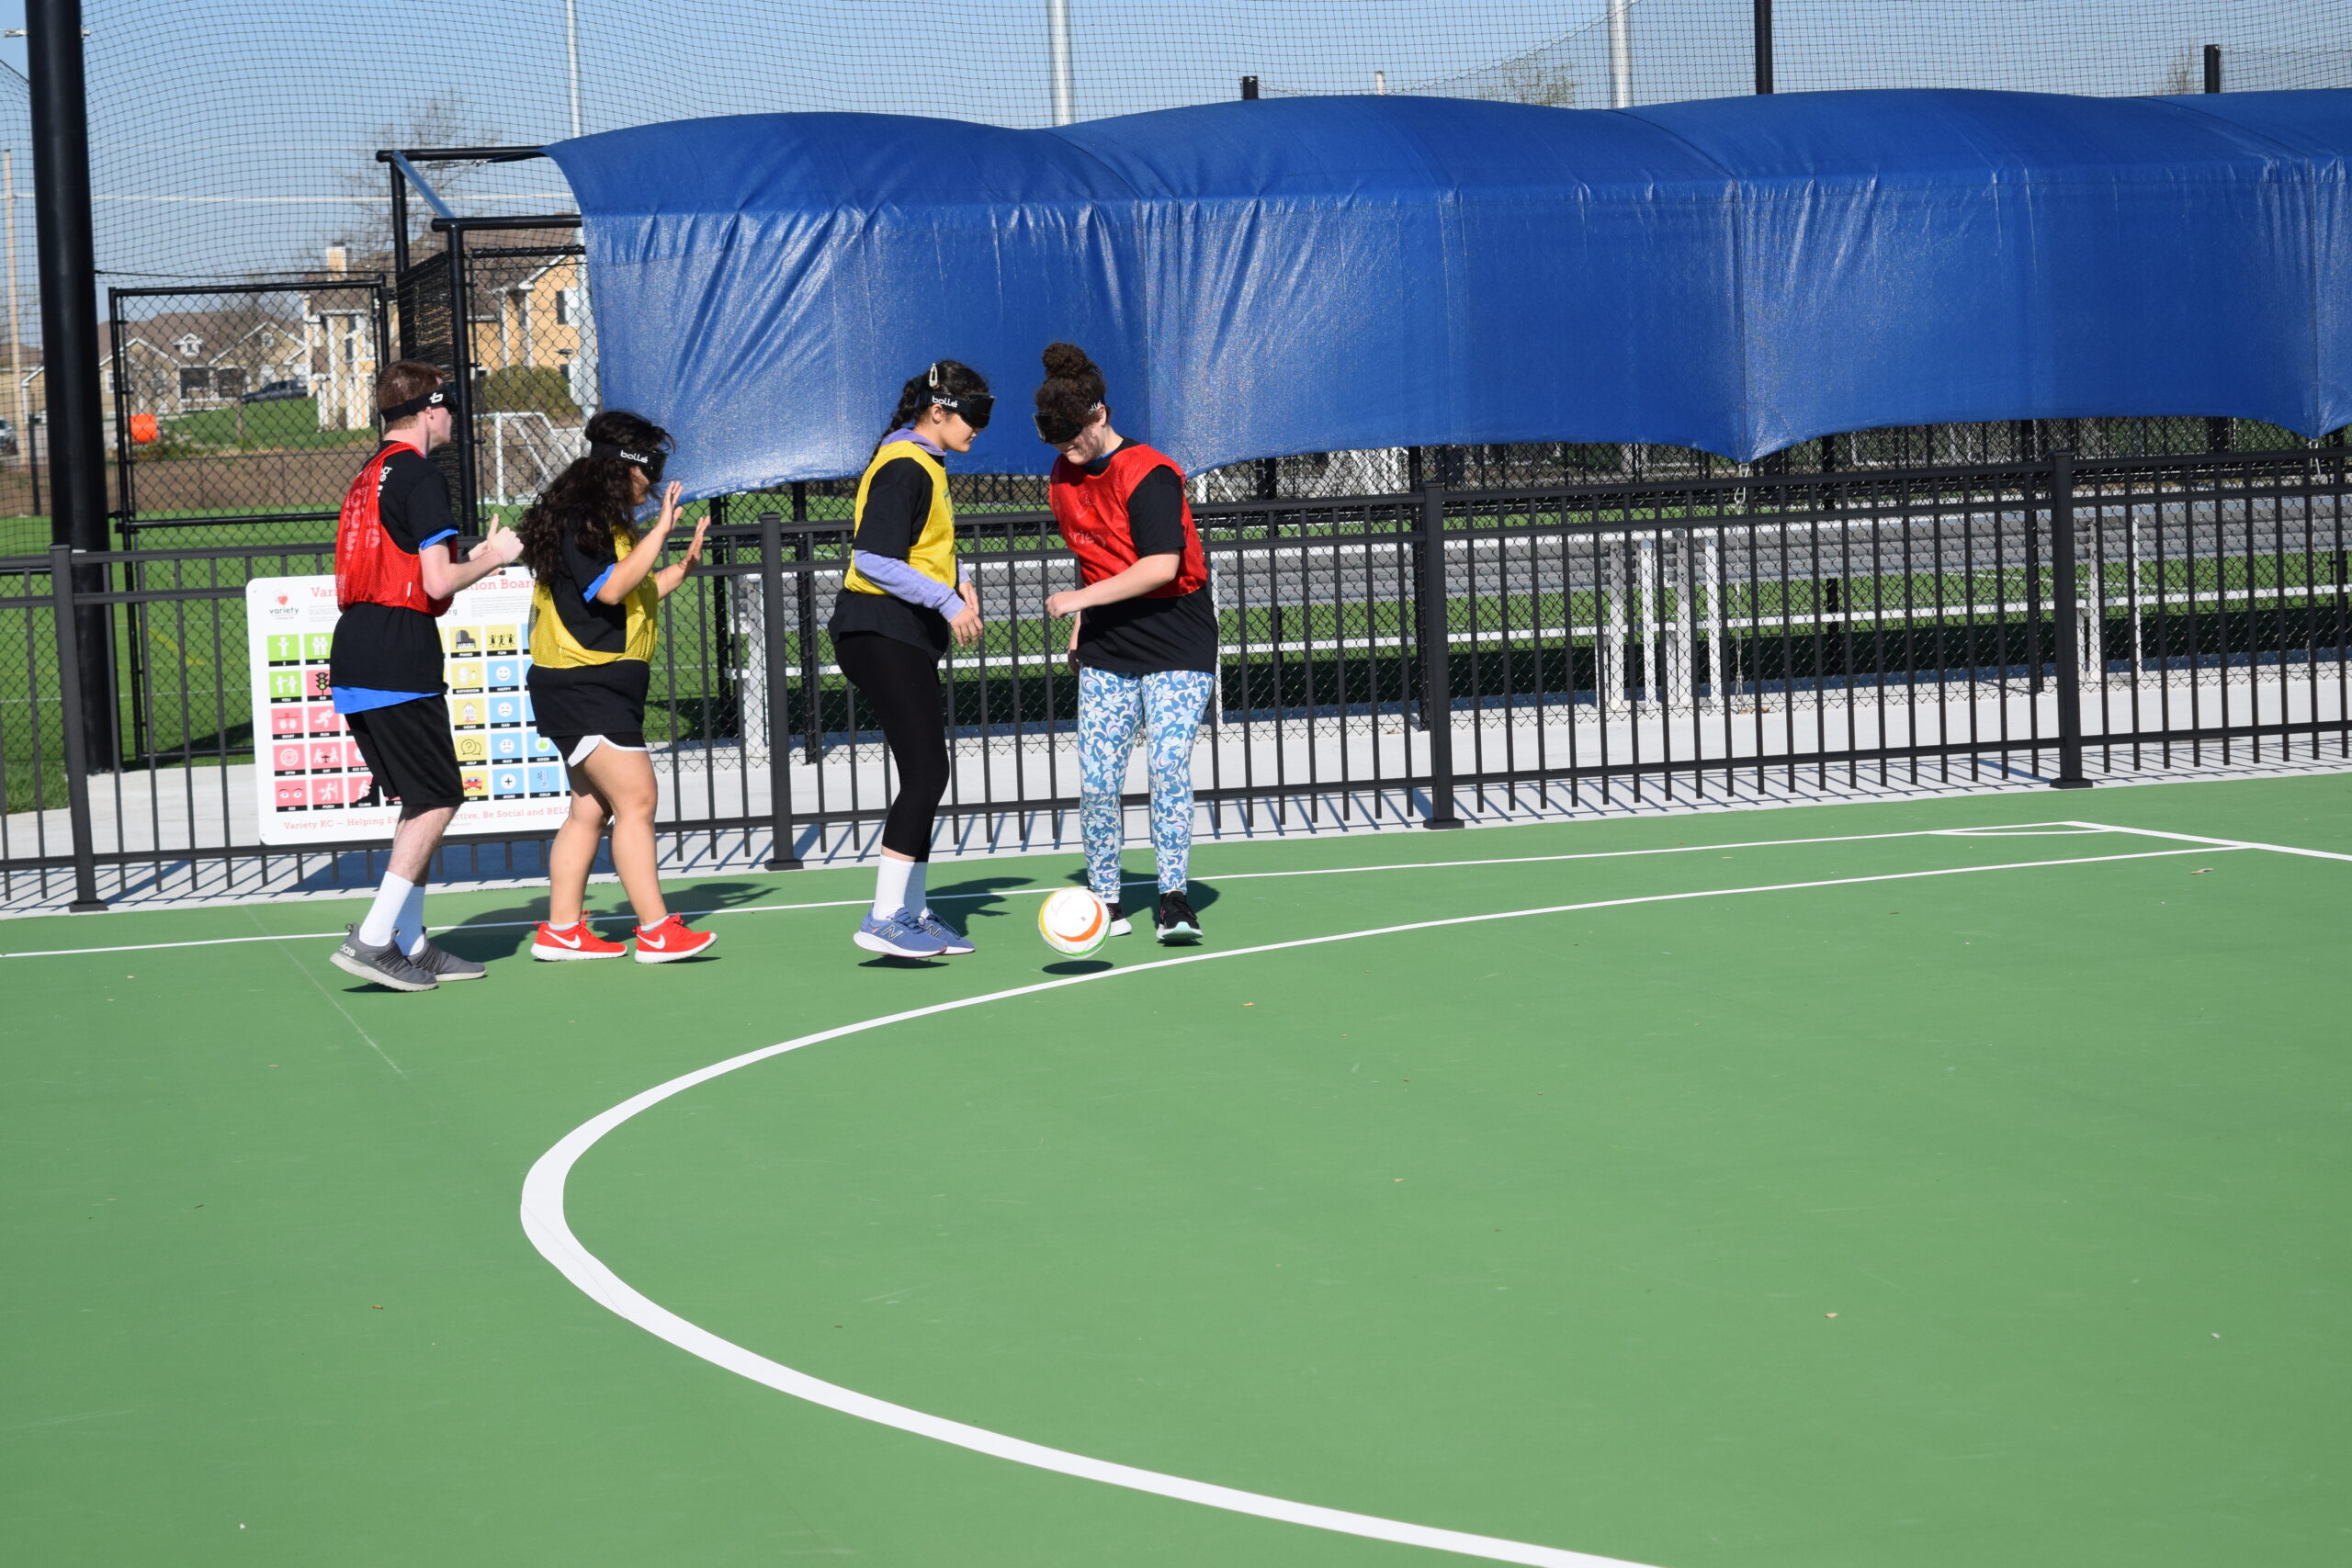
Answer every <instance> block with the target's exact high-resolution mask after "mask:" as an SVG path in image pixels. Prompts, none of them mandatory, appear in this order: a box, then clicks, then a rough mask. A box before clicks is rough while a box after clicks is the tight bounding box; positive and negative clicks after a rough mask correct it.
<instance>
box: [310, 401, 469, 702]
mask: <svg viewBox="0 0 2352 1568" xmlns="http://www.w3.org/2000/svg"><path fill="white" fill-rule="evenodd" d="M385 447H390V448H392V455H391V456H390V457H387V458H385V459H384V467H383V469H382V471H381V473H380V474H379V478H378V482H377V486H376V512H377V515H378V516H379V518H381V519H382V520H383V525H384V534H385V536H386V537H388V538H390V540H391V542H392V545H393V547H394V548H396V549H399V550H401V551H402V552H404V553H406V554H408V555H415V554H417V553H418V552H420V551H422V550H424V548H425V547H428V546H431V545H436V544H447V543H448V542H449V541H450V540H451V539H452V538H455V537H456V536H457V533H458V519H457V516H456V514H455V513H452V512H451V511H450V510H449V486H448V482H447V480H445V479H443V478H442V477H441V470H440V469H439V468H436V467H435V466H434V464H433V462H432V460H431V459H429V458H428V457H425V456H424V453H422V452H419V451H418V450H417V449H416V448H415V447H413V446H409V445H408V444H407V443H406V442H386V443H385V444H384V446H379V447H378V448H377V450H378V451H382V450H384V448H385ZM327 679H328V680H329V681H330V682H333V683H334V685H336V686H338V687H357V688H360V689H362V690H366V691H371V692H416V693H420V694H438V693H440V692H441V691H443V690H444V689H445V688H444V684H443V682H442V679H441V629H440V627H439V626H435V624H434V619H433V617H432V616H431V615H426V614H425V613H424V611H422V610H408V609H402V608H401V607H399V606H397V605H392V604H354V605H353V606H352V607H351V608H350V609H348V610H345V612H344V613H343V619H342V620H341V621H340V622H338V623H336V626H335V628H334V647H333V648H332V649H331V650H330V651H329V654H328V659H327Z"/></svg>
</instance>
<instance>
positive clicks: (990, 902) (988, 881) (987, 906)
mask: <svg viewBox="0 0 2352 1568" xmlns="http://www.w3.org/2000/svg"><path fill="white" fill-rule="evenodd" d="M1029 885H1030V883H1029V878H1027V877H1025V876H969V877H966V878H965V879H964V880H963V881H961V882H951V883H949V884H948V885H947V886H944V887H933V888H932V889H930V894H929V896H930V898H931V901H932V902H933V903H934V904H947V903H953V904H954V905H955V906H956V908H955V909H954V911H953V913H954V914H955V916H956V919H958V920H965V919H972V918H974V917H976V916H986V917H988V918H989V919H994V918H996V917H998V916H1000V915H1009V914H1012V912H1013V911H1012V909H1011V908H1008V907H1007V906H1008V905H1010V904H1011V902H1012V900H1010V899H1008V898H1007V897H1005V896H1004V889H1006V888H1008V887H1026V886H1029Z"/></svg>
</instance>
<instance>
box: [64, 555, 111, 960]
mask: <svg viewBox="0 0 2352 1568" xmlns="http://www.w3.org/2000/svg"><path fill="white" fill-rule="evenodd" d="M76 570H80V569H78V568H76V567H75V566H74V550H73V547H71V546H68V545H63V544H56V545H51V547H49V592H50V594H51V598H50V604H51V614H50V619H51V622H52V623H54V625H55V626H56V630H57V686H58V691H57V695H58V709H59V711H60V713H61V714H62V715H63V716H64V721H65V817H66V821H67V823H68V825H69V826H70V828H71V829H72V830H73V835H74V902H73V903H72V904H70V905H68V906H66V907H67V908H69V909H70V910H72V911H73V912H74V914H77V915H91V914H96V913H97V912H99V911H100V910H102V909H104V908H106V907H107V906H106V900H105V899H103V898H101V897H98V847H97V840H96V834H95V832H94V831H93V829H91V826H90V746H89V731H88V729H87V728H85V726H84V725H83V723H82V716H83V715H84V713H85V707H84V705H83V701H82V698H83V692H82V680H81V668H82V649H80V647H78V646H77V645H78V644H79V643H80V641H81V637H80V635H79V633H80V626H79V624H78V621H79V615H78V612H76V610H75V609H74V572H75V571H76ZM108 728H109V730H111V728H112V725H111V721H109V725H108Z"/></svg>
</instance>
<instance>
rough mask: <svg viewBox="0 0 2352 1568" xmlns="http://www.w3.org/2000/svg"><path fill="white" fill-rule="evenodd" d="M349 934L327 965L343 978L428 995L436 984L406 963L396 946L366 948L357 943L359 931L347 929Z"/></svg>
mask: <svg viewBox="0 0 2352 1568" xmlns="http://www.w3.org/2000/svg"><path fill="white" fill-rule="evenodd" d="M348 929H349V931H350V932H351V934H350V935H349V936H347V937H345V938H344V942H343V945H342V946H341V947H338V948H336V949H335V950H334V956H333V957H331V958H329V959H328V960H327V962H329V963H330V964H334V966H335V967H336V968H338V969H340V970H342V971H343V972H344V973H345V974H346V975H356V976H359V977H360V978H361V979H363V980H373V981H374V982H375V983H376V984H378V985H379V986H381V987H384V988H385V989H386V990H391V991H429V990H432V989H433V988H434V987H436V986H438V985H439V984H440V982H439V981H438V980H436V979H435V978H434V977H433V973H432V971H430V970H427V969H420V968H418V967H417V966H416V965H415V964H412V963H410V962H409V960H408V954H406V953H402V952H401V950H400V947H399V945H398V944H397V943H394V942H386V943H384V945H383V946H381V947H370V946H368V944H367V943H366V942H361V941H360V940H359V928H358V927H357V926H352V927H350V928H348Z"/></svg>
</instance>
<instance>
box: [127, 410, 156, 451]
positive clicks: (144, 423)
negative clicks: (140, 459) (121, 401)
mask: <svg viewBox="0 0 2352 1568" xmlns="http://www.w3.org/2000/svg"><path fill="white" fill-rule="evenodd" d="M130 439H131V440H133V441H134V442H137V443H138V444H139V445H140V446H146V445H147V443H149V442H150V441H153V440H154V439H155V416H154V415H153V414H152V413H135V414H132V415H131V416H130Z"/></svg>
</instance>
